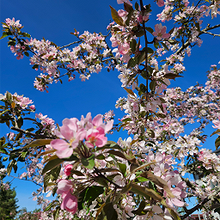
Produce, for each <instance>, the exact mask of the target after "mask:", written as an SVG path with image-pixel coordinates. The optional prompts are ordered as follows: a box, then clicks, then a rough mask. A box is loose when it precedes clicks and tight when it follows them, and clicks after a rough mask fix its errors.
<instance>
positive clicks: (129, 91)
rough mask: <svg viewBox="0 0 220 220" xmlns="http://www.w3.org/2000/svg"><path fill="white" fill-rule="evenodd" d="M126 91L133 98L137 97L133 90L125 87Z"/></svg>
mask: <svg viewBox="0 0 220 220" xmlns="http://www.w3.org/2000/svg"><path fill="white" fill-rule="evenodd" d="M124 89H125V90H126V92H127V93H129V94H130V95H132V96H135V94H134V92H133V91H132V90H131V89H128V88H126V87H124Z"/></svg>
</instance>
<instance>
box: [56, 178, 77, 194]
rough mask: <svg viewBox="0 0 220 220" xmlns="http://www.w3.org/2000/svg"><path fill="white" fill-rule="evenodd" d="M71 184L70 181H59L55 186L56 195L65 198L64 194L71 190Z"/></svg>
mask: <svg viewBox="0 0 220 220" xmlns="http://www.w3.org/2000/svg"><path fill="white" fill-rule="evenodd" d="M72 187H73V186H72V182H71V181H70V180H62V179H61V180H59V182H58V184H57V194H61V197H62V198H63V197H65V196H66V194H67V193H68V192H69V191H70V190H71V189H72Z"/></svg>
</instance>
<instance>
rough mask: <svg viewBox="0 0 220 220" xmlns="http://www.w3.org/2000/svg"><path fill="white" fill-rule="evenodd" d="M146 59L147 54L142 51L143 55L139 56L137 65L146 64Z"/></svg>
mask: <svg viewBox="0 0 220 220" xmlns="http://www.w3.org/2000/svg"><path fill="white" fill-rule="evenodd" d="M145 58H146V53H145V51H144V50H142V51H141V54H139V55H138V56H137V64H140V63H142V62H144V60H145Z"/></svg>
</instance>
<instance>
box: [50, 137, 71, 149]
mask: <svg viewBox="0 0 220 220" xmlns="http://www.w3.org/2000/svg"><path fill="white" fill-rule="evenodd" d="M50 145H51V146H52V148H54V149H56V150H65V149H66V148H68V147H69V144H68V143H67V142H66V141H64V140H61V139H55V140H53V141H51V142H50Z"/></svg>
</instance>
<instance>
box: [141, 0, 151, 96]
mask: <svg viewBox="0 0 220 220" xmlns="http://www.w3.org/2000/svg"><path fill="white" fill-rule="evenodd" d="M140 6H141V12H142V13H144V10H145V9H144V5H143V0H140ZM142 15H143V16H144V14H142ZM142 25H143V29H144V39H145V67H144V69H145V70H146V99H147V97H148V94H149V91H148V83H149V77H148V71H147V66H148V51H147V46H148V40H147V32H146V28H145V21H144V20H143V22H142Z"/></svg>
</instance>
